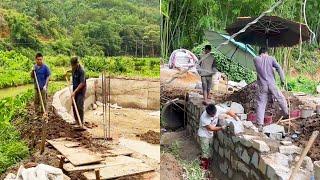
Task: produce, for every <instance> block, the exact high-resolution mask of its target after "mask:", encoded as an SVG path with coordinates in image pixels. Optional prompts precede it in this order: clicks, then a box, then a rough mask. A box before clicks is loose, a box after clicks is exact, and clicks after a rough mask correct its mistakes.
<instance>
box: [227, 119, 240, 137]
mask: <svg viewBox="0 0 320 180" xmlns="http://www.w3.org/2000/svg"><path fill="white" fill-rule="evenodd" d="M226 121H227V122H228V123H227V126H228V127H229V131H230V133H231V134H235V135H236V134H240V133H243V132H244V127H243V125H242V123H241V121H237V120H234V119H229V120H226Z"/></svg>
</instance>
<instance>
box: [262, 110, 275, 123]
mask: <svg viewBox="0 0 320 180" xmlns="http://www.w3.org/2000/svg"><path fill="white" fill-rule="evenodd" d="M272 118H273V114H272V113H269V112H267V113H266V114H265V115H264V124H265V125H269V124H271V123H272Z"/></svg>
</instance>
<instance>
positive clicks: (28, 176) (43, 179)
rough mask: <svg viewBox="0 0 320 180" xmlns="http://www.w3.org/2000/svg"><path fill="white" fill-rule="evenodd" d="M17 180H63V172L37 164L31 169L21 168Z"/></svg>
mask: <svg viewBox="0 0 320 180" xmlns="http://www.w3.org/2000/svg"><path fill="white" fill-rule="evenodd" d="M17 176H18V177H17V179H19V180H20V179H22V180H63V172H62V170H61V169H58V168H55V167H52V166H49V165H45V164H39V165H38V166H36V167H33V168H28V169H25V168H23V167H22V168H21V167H20V169H19V171H18V175H17Z"/></svg>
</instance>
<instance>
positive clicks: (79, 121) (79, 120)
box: [66, 76, 83, 127]
mask: <svg viewBox="0 0 320 180" xmlns="http://www.w3.org/2000/svg"><path fill="white" fill-rule="evenodd" d="M66 80H67V83H68V87H69V91H70V95H71V94H72V90H71V87H70V83H69V79H68V77H67V76H66ZM72 103H73V106H74V109H75V110H76V115H77V117H78V123H79V125H80V126H81V127H83V125H82V122H81V119H80V115H79V111H78V108H77V104H76V101H75V100H74V98H73V97H72Z"/></svg>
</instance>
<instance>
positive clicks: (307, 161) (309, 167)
mask: <svg viewBox="0 0 320 180" xmlns="http://www.w3.org/2000/svg"><path fill="white" fill-rule="evenodd" d="M299 158H300V156H296V157H295V159H294V160H295V161H296V162H295V163H297V162H298V161H299ZM301 168H303V169H304V170H306V171H309V172H312V171H313V168H314V165H313V162H312V160H311V158H310V157H308V156H306V157H304V159H303V161H302V164H301Z"/></svg>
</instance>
